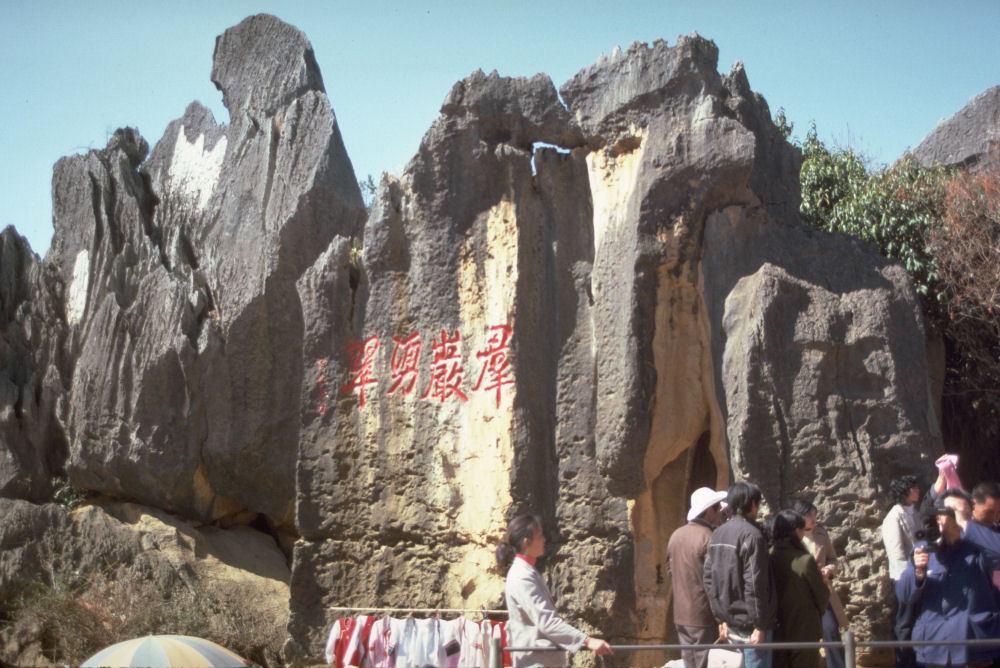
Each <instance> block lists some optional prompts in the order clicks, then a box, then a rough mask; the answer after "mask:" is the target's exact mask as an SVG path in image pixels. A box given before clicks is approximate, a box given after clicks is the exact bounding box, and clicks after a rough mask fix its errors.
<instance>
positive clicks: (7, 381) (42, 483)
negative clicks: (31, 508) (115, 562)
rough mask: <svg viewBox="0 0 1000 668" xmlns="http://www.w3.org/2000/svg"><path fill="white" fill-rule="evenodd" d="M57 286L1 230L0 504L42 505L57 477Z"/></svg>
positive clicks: (61, 334)
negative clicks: (12, 500)
mask: <svg viewBox="0 0 1000 668" xmlns="http://www.w3.org/2000/svg"><path fill="white" fill-rule="evenodd" d="M62 309H63V300H62V294H61V292H60V289H59V284H58V282H57V281H56V280H54V279H53V276H52V272H51V271H49V269H48V268H47V267H46V265H44V264H43V263H42V262H40V261H39V259H38V257H37V256H36V255H35V254H34V253H33V252H32V251H31V248H30V247H29V246H28V242H27V241H26V240H25V239H24V238H23V237H21V236H20V235H18V234H17V232H16V231H15V230H14V229H13V228H10V227H8V228H7V229H5V230H4V231H3V232H2V233H0V497H8V498H22V499H32V500H36V501H40V500H44V499H47V498H49V497H50V495H51V484H50V483H51V480H52V478H53V476H60V475H64V474H65V471H64V468H63V465H64V462H65V459H66V447H67V446H66V435H65V432H64V426H63V422H62V421H61V420H60V417H59V416H60V415H61V414H62V413H63V406H64V395H65V390H66V387H67V386H68V384H69V374H70V369H69V368H68V366H67V365H66V363H65V359H64V357H63V355H62V345H63V342H64V339H65V336H66V327H65V324H64V321H63V319H62V317H61V311H62Z"/></svg>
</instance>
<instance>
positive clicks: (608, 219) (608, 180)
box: [587, 128, 646, 251]
mask: <svg viewBox="0 0 1000 668" xmlns="http://www.w3.org/2000/svg"><path fill="white" fill-rule="evenodd" d="M630 144H633V145H634V144H638V147H637V148H636V149H635V150H633V151H629V152H627V153H619V154H617V155H609V154H608V153H607V152H606V151H594V152H592V153H590V154H589V155H588V156H587V169H588V171H589V175H590V196H591V197H592V198H593V201H594V249H595V251H596V250H597V249H599V248H600V247H601V243H602V241H603V240H604V237H605V235H607V234H609V233H610V234H612V235H613V234H614V231H615V230H616V229H617V228H618V226H620V225H622V224H623V223H625V222H626V221H627V220H628V207H627V204H628V201H629V200H630V199H631V197H632V194H633V192H634V190H635V185H636V177H637V176H638V173H639V167H640V165H642V156H643V151H644V147H645V146H646V130H645V129H644V128H643V129H638V128H636V129H635V140H634V141H633V142H630Z"/></svg>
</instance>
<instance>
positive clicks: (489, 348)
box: [472, 325, 514, 408]
mask: <svg viewBox="0 0 1000 668" xmlns="http://www.w3.org/2000/svg"><path fill="white" fill-rule="evenodd" d="M513 334H514V330H513V328H512V327H510V325H494V326H493V327H490V332H489V335H488V336H487V338H486V349H485V350H480V351H479V352H477V353H476V357H478V358H479V359H480V360H481V361H482V363H483V369H482V371H480V372H479V381H478V382H477V383H476V386H475V387H474V388H472V390H473V391H474V392H475V391H479V390H482V391H483V392H491V391H496V394H497V408H500V392H501V391H502V389H503V386H504V385H513V384H514V379H513V378H511V377H510V375H509V372H510V360H509V359H508V357H507V353H508V352H509V351H510V338H511V336H512V335H513ZM484 381H485V384H484Z"/></svg>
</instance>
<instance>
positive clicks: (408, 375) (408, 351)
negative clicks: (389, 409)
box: [386, 332, 423, 395]
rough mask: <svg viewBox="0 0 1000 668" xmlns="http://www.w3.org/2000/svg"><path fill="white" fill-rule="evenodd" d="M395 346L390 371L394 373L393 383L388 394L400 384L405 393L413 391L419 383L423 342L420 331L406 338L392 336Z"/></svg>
mask: <svg viewBox="0 0 1000 668" xmlns="http://www.w3.org/2000/svg"><path fill="white" fill-rule="evenodd" d="M392 342H393V343H394V344H395V347H394V348H393V349H392V360H391V368H390V371H391V373H392V385H390V386H389V390H388V391H387V392H386V394H392V393H393V392H395V391H396V389H397V388H399V387H400V386H402V387H403V394H404V395H405V394H409V393H410V392H412V391H413V386H414V385H415V384H416V383H417V376H418V375H419V373H420V371H419V370H418V369H417V363H418V362H419V361H420V349H421V348H422V347H423V343H422V342H421V341H420V332H413V333H412V334H410V335H409V336H408V337H406V338H405V339H401V338H399V337H398V336H393V337H392Z"/></svg>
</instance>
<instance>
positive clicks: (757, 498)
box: [726, 480, 764, 515]
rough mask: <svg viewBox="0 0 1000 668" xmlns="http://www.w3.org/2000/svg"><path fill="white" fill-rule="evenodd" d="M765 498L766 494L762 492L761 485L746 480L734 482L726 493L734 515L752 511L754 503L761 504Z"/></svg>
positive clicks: (727, 501)
mask: <svg viewBox="0 0 1000 668" xmlns="http://www.w3.org/2000/svg"><path fill="white" fill-rule="evenodd" d="M763 499H764V495H763V494H761V491H760V487H758V486H757V485H755V484H753V483H752V482H747V481H745V480H740V481H739V482H734V483H733V484H732V486H730V488H729V493H728V494H727V495H726V503H728V504H729V507H730V508H731V509H732V511H733V514H734V515H746V514H747V513H749V512H750V508H751V507H753V504H755V503H756V504H757V505H760V502H761V501H762V500H763Z"/></svg>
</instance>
